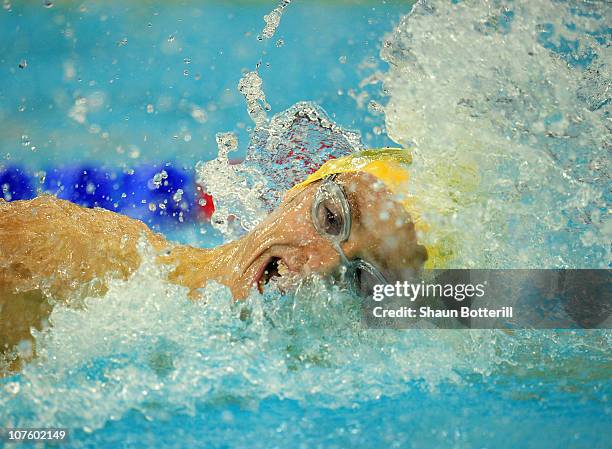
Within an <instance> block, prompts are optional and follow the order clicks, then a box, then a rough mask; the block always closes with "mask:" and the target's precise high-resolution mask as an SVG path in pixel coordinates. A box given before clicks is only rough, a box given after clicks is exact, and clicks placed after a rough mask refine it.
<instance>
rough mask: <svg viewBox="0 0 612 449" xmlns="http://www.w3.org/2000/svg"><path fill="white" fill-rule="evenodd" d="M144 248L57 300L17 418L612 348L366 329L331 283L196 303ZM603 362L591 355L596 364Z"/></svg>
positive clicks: (19, 389)
mask: <svg viewBox="0 0 612 449" xmlns="http://www.w3.org/2000/svg"><path fill="white" fill-rule="evenodd" d="M140 251H141V252H142V254H143V260H145V262H144V263H143V264H142V266H141V267H140V269H139V270H138V271H137V272H136V273H135V274H134V276H133V277H132V278H130V279H129V280H127V281H112V282H111V283H110V284H109V291H108V293H107V294H106V295H105V296H104V297H103V298H88V299H86V300H85V301H84V304H83V306H84V307H82V308H78V309H75V308H73V307H68V306H65V305H62V304H58V305H56V307H55V309H54V310H53V312H52V314H51V316H50V318H49V322H50V323H51V325H52V328H50V329H48V330H46V331H43V332H42V333H38V334H37V335H36V340H37V351H38V354H39V356H38V358H37V360H36V361H35V362H33V363H31V364H29V365H28V366H26V367H25V368H24V370H23V373H22V374H21V375H20V376H17V377H15V378H13V379H8V381H7V382H5V383H4V385H3V388H2V390H0V391H1V392H0V421H1V422H2V423H3V425H4V426H8V427H11V426H28V425H29V426H35V425H39V424H43V423H44V424H45V425H54V426H69V427H82V428H84V429H86V430H87V431H92V430H94V429H98V428H100V427H102V426H104V424H105V423H106V422H107V421H109V420H111V421H112V420H118V419H121V417H122V416H123V415H124V414H125V413H126V412H128V411H129V410H137V411H139V412H140V413H142V415H143V416H144V417H146V418H147V419H165V418H167V417H169V416H171V415H173V414H176V413H186V414H193V413H195V412H196V409H197V408H198V407H199V406H202V404H207V405H208V406H215V405H218V404H224V403H228V402H229V403H238V404H249V403H252V402H253V401H255V402H257V401H261V400H263V399H265V398H270V397H275V398H280V399H293V400H297V401H303V402H305V403H308V404H310V405H318V406H323V407H332V408H336V407H342V406H349V405H351V404H352V403H354V402H355V401H364V400H370V399H376V398H378V397H380V396H381V395H385V396H394V395H397V394H401V393H402V392H405V391H408V390H409V389H411V388H414V385H413V384H411V382H415V381H418V382H422V383H423V385H425V386H426V388H433V389H435V388H436V387H437V385H439V384H440V383H446V382H451V383H457V384H463V383H466V382H468V379H469V378H470V376H478V377H479V378H483V377H484V378H486V377H487V376H489V375H491V374H492V372H494V370H500V369H501V370H503V369H511V368H512V366H513V364H514V363H516V362H517V361H518V360H521V359H522V358H524V357H527V356H530V357H533V354H532V351H533V348H535V347H538V348H539V349H538V350H542V351H544V349H543V348H550V349H551V350H553V351H554V352H553V353H552V354H549V353H547V354H546V355H542V357H541V360H540V361H538V360H534V359H533V358H532V359H530V363H531V364H532V366H537V369H538V370H539V369H541V370H542V374H541V375H542V376H543V377H544V378H546V376H547V374H546V372H545V370H546V368H545V366H546V363H548V359H549V358H550V359H552V361H553V362H554V363H555V364H556V366H555V369H556V373H558V372H560V371H561V372H562V371H563V370H565V369H569V367H570V366H572V365H571V364H573V363H576V358H577V357H578V358H580V357H582V358H584V357H586V356H585V354H588V357H593V353H594V354H600V353H601V352H602V351H605V349H602V348H606V347H608V348H609V346H610V340H609V338H608V336H606V335H604V336H603V337H602V338H596V339H594V338H586V337H584V336H581V335H580V334H578V333H571V334H570V333H568V334H567V335H565V336H564V335H552V336H551V335H550V334H548V335H547V334H546V333H543V332H542V333H540V332H531V333H527V332H525V333H518V334H516V335H515V336H514V337H512V336H510V335H506V334H504V333H503V332H499V333H498V332H477V331H446V332H441V331H434V330H431V331H429V330H426V329H422V330H413V331H394V330H378V331H375V332H372V331H365V330H364V329H363V328H362V327H361V326H360V324H359V313H360V307H359V304H358V302H356V301H355V300H354V299H353V298H351V297H348V296H346V295H345V294H343V293H342V292H341V291H338V290H337V289H334V288H331V287H327V286H325V285H324V284H323V283H321V282H313V283H311V284H309V285H307V286H305V288H303V289H301V290H299V291H298V292H297V293H296V294H295V296H294V297H292V298H288V297H281V296H279V295H278V294H277V293H275V292H268V293H266V295H265V296H264V298H263V300H262V298H260V297H252V298H250V299H248V300H247V301H246V302H245V303H235V302H234V301H233V300H232V297H231V295H230V292H229V291H228V290H227V289H226V288H225V287H222V286H219V285H217V284H212V283H211V284H209V285H207V286H206V287H205V288H204V289H203V290H202V293H203V295H204V297H205V300H204V301H199V302H193V301H191V300H190V299H189V298H188V296H187V290H186V289H184V288H182V287H179V286H176V285H173V284H169V283H167V282H165V281H163V280H162V278H163V276H164V273H165V269H164V268H160V267H159V266H158V265H156V264H154V263H152V262H151V260H153V256H154V254H153V253H152V250H151V249H150V248H148V247H147V246H146V245H143V244H141V245H140ZM521 345H523V346H522V347H521ZM602 345H603V346H602ZM593 351H594V352H593ZM555 354H557V355H558V356H559V357H561V354H563V358H564V360H565V359H567V358H568V357H569V359H568V360H565V361H563V360H562V361H560V360H559V359H558V358H557V356H556V355H555ZM504 367H506V368H504ZM601 369H602V367H601V366H600V365H598V364H596V363H595V364H591V371H592V373H593V376H595V377H597V376H601V375H602V374H601V373H600V372H599V371H600V370H601Z"/></svg>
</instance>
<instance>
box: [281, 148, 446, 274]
mask: <svg viewBox="0 0 612 449" xmlns="http://www.w3.org/2000/svg"><path fill="white" fill-rule="evenodd" d="M411 163H412V156H411V155H410V153H409V152H408V151H407V150H404V149H401V148H380V149H370V150H364V151H359V152H357V153H353V154H350V155H348V156H344V157H341V158H338V159H330V160H329V161H327V162H325V163H324V164H323V165H322V166H321V167H320V168H319V169H318V170H317V171H316V172H314V173H312V174H311V175H310V176H308V177H307V178H306V179H305V180H304V181H302V182H301V183H299V184H296V185H295V186H293V187H292V188H291V190H300V189H302V188H304V187H306V186H307V185H309V184H311V183H313V182H315V181H318V180H320V179H323V178H325V177H326V176H329V175H332V174H337V173H355V172H365V173H369V174H371V175H372V176H375V177H376V178H378V179H380V180H381V181H382V182H383V183H384V185H385V187H386V188H387V189H388V190H389V191H390V192H391V193H393V194H394V195H395V196H396V200H397V201H398V202H399V203H400V204H401V205H402V206H403V208H404V209H405V210H406V212H408V214H409V215H410V217H411V219H412V221H413V222H414V226H415V229H416V231H417V235H426V234H427V231H428V230H429V226H428V225H427V223H425V222H423V220H422V219H421V213H420V211H419V210H418V207H417V205H416V201H414V198H413V197H411V196H410V194H409V193H408V180H409V179H410V173H409V171H408V166H409V165H410V164H411ZM425 247H426V248H427V254H428V259H427V262H426V263H425V267H426V268H438V267H440V266H441V265H443V263H444V261H445V260H446V259H448V258H449V256H450V255H451V252H450V251H449V250H448V249H446V250H443V248H442V246H441V245H436V244H425Z"/></svg>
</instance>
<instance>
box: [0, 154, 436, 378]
mask: <svg viewBox="0 0 612 449" xmlns="http://www.w3.org/2000/svg"><path fill="white" fill-rule="evenodd" d="M409 163H410V156H409V155H408V154H407V152H406V151H405V150H399V149H382V150H368V151H363V152H359V153H356V154H352V155H349V156H346V157H343V158H340V159H332V160H330V161H328V162H326V163H325V164H323V165H322V166H321V168H319V170H318V171H316V172H315V173H313V174H311V175H310V176H309V177H307V178H306V180H305V181H303V182H302V183H300V184H298V185H296V186H294V187H293V188H292V189H290V190H289V191H288V192H287V193H286V194H285V196H284V198H283V201H282V202H281V204H280V205H279V207H278V208H277V209H276V210H275V211H273V212H272V213H271V214H270V215H269V216H268V217H266V218H265V219H264V220H263V221H262V222H261V223H260V224H259V225H258V226H257V227H255V228H254V229H253V230H252V231H251V232H250V233H249V234H247V235H245V236H244V237H242V238H240V239H238V240H236V241H233V242H230V243H227V244H225V245H222V246H219V247H217V248H213V249H202V248H194V247H191V246H186V245H178V244H173V243H171V242H169V241H167V240H166V239H165V238H164V237H163V236H162V235H160V234H156V233H154V232H152V231H151V230H150V229H149V228H148V227H147V226H146V225H145V224H144V223H142V222H140V221H138V220H135V219H132V218H129V217H126V216H124V215H120V214H117V213H114V212H110V211H107V210H103V209H98V208H96V209H86V208H83V207H80V206H77V205H76V204H73V203H70V202H68V201H65V200H61V199H58V198H55V197H53V196H48V195H43V196H39V197H38V198H35V199H32V200H27V201H15V202H5V201H3V200H0V353H1V352H7V353H8V352H9V351H10V350H11V348H13V347H14V346H15V345H16V344H18V343H19V342H20V341H23V340H26V341H32V337H31V335H30V328H31V326H34V327H36V328H38V329H40V328H41V326H42V322H43V320H44V318H45V317H47V316H48V315H49V313H50V311H51V308H52V306H51V305H50V302H49V299H53V300H55V301H67V300H73V299H74V298H78V297H85V296H92V295H103V294H104V293H105V291H106V282H107V281H108V280H109V279H111V278H120V279H127V278H128V277H129V276H130V275H131V274H132V273H133V272H134V271H135V270H136V269H137V268H138V267H139V265H140V262H141V255H140V253H139V251H138V242H139V241H140V240H141V239H142V238H143V237H144V238H145V239H146V240H147V241H148V242H149V243H150V245H151V246H152V247H153V248H154V250H155V253H156V256H155V257H156V261H157V262H158V263H160V264H164V265H168V266H170V267H171V269H170V271H169V274H168V281H169V282H171V283H175V284H179V285H182V286H184V287H186V288H187V289H189V294H190V296H191V297H192V298H194V299H195V300H197V299H198V297H199V295H198V289H199V288H201V287H203V286H205V285H206V283H207V282H208V281H216V282H218V283H220V284H223V285H225V286H227V287H228V288H229V289H230V291H231V293H232V295H233V296H234V298H235V299H237V300H242V299H244V298H246V297H247V296H248V295H249V294H251V292H254V291H259V293H263V291H264V289H266V288H267V285H268V284H269V283H270V281H272V280H274V281H275V283H277V284H278V285H279V286H282V288H283V289H287V288H290V286H291V285H295V284H296V283H297V282H298V281H299V280H300V279H303V278H305V277H307V276H310V275H321V276H324V277H329V276H334V277H336V278H338V279H339V278H340V276H339V275H338V273H344V274H343V275H342V276H341V277H342V279H343V282H345V283H346V285H347V286H348V287H349V288H352V289H355V291H356V293H360V292H361V293H362V294H363V293H364V289H367V283H368V282H369V283H381V282H392V281H394V280H395V279H400V278H402V276H403V273H404V271H406V270H419V269H420V268H421V267H422V266H423V264H424V262H425V261H426V259H427V257H428V255H427V250H426V248H425V247H424V246H423V245H421V244H419V243H418V241H417V233H416V228H415V222H416V221H415V219H413V218H414V217H413V215H414V214H411V213H410V207H408V206H407V204H408V200H407V199H406V198H403V197H401V196H398V195H399V191H400V187H402V186H405V185H406V184H407V181H408V171H407V165H408V164H409ZM343 267H344V269H342V268H343ZM18 366H19V365H18V361H16V362H15V363H13V365H12V369H15V368H18Z"/></svg>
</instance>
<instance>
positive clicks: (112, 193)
mask: <svg viewBox="0 0 612 449" xmlns="http://www.w3.org/2000/svg"><path fill="white" fill-rule="evenodd" d="M0 188H1V191H0V197H2V198H4V199H5V200H7V201H15V200H23V199H31V198H34V197H35V196H36V195H37V194H42V193H48V194H51V195H55V196H57V197H58V198H62V199H65V200H68V201H72V202H74V203H76V204H79V205H80V206H84V207H101V208H104V209H108V210H112V211H115V212H121V213H123V214H125V215H128V216H130V217H133V218H138V219H139V220H142V221H144V222H145V223H147V224H159V225H163V224H165V223H176V224H180V223H185V222H188V221H190V220H191V219H193V218H194V217H196V216H197V213H196V211H197V205H196V199H195V196H196V187H195V181H194V176H193V173H191V172H189V171H187V170H185V169H182V168H177V167H174V166H173V165H172V164H171V163H165V164H158V165H150V166H141V167H137V168H134V169H120V168H108V167H95V166H93V165H73V166H64V167H53V168H49V169H47V170H42V171H39V172H36V173H33V172H32V171H28V170H25V169H23V168H22V167H19V166H7V167H0Z"/></svg>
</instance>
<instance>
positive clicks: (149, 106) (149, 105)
mask: <svg viewBox="0 0 612 449" xmlns="http://www.w3.org/2000/svg"><path fill="white" fill-rule="evenodd" d="M154 111H155V109H154V108H153V105H152V104H148V105H147V114H153V112H154Z"/></svg>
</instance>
